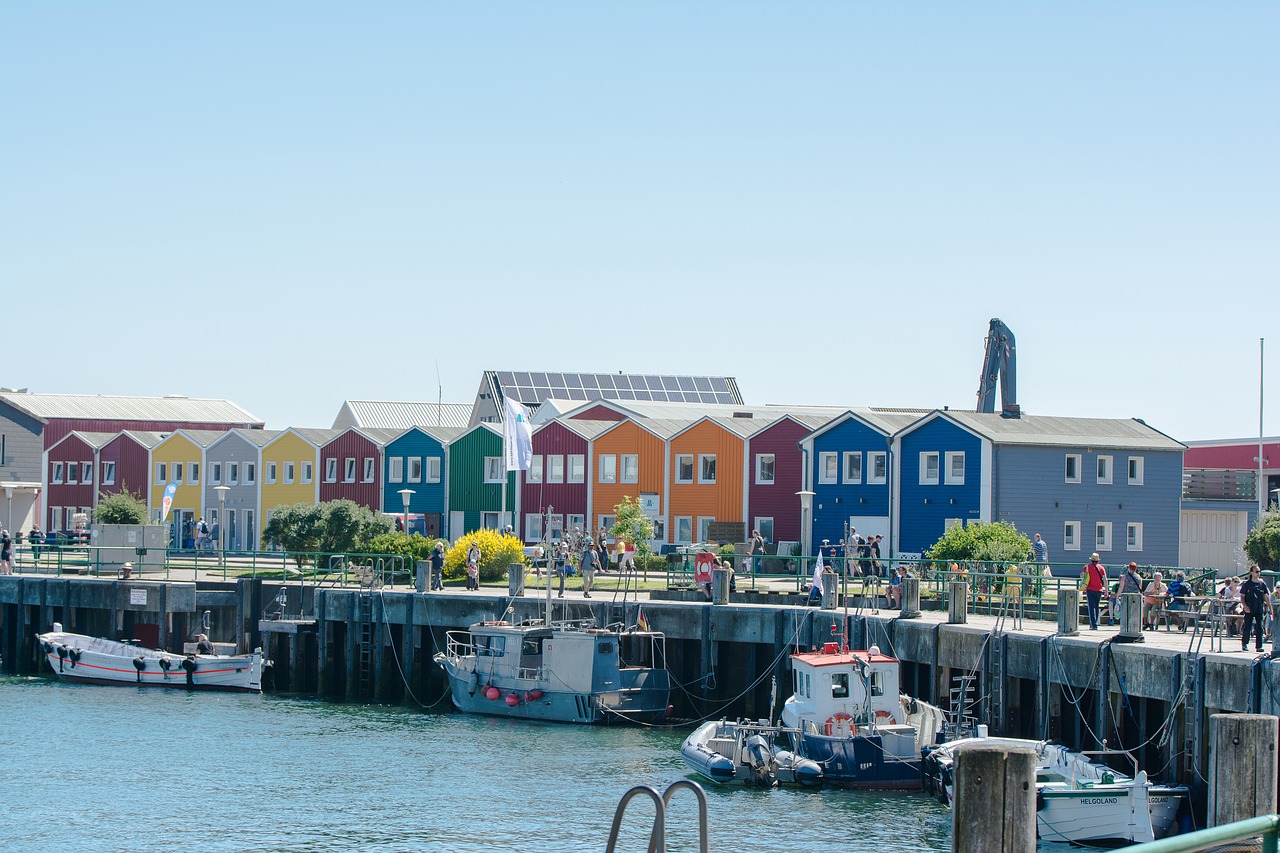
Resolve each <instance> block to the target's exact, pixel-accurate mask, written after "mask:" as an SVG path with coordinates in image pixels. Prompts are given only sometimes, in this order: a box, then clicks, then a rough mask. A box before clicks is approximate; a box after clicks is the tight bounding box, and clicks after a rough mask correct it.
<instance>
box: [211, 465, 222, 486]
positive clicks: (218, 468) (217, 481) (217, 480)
mask: <svg viewBox="0 0 1280 853" xmlns="http://www.w3.org/2000/svg"><path fill="white" fill-rule="evenodd" d="M209 485H211V486H221V485H222V463H221V462H210V463H209Z"/></svg>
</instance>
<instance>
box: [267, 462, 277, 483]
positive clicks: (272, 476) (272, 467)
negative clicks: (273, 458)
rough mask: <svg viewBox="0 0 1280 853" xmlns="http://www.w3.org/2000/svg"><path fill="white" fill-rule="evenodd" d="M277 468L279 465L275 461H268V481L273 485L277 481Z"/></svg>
mask: <svg viewBox="0 0 1280 853" xmlns="http://www.w3.org/2000/svg"><path fill="white" fill-rule="evenodd" d="M276 470H277V466H276V463H275V462H268V463H267V483H268V484H270V485H273V486H274V485H275V482H276Z"/></svg>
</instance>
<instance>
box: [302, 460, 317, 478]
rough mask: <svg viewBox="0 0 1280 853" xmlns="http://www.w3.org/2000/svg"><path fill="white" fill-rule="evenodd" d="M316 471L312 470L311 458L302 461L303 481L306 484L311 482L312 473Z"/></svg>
mask: <svg viewBox="0 0 1280 853" xmlns="http://www.w3.org/2000/svg"><path fill="white" fill-rule="evenodd" d="M313 473H315V472H313V471H312V470H311V460H310V459H305V460H303V462H302V482H303V483H304V484H306V483H310V482H311V475H312V474H313Z"/></svg>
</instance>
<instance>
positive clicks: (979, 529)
mask: <svg viewBox="0 0 1280 853" xmlns="http://www.w3.org/2000/svg"><path fill="white" fill-rule="evenodd" d="M1030 553H1031V540H1030V539H1028V538H1027V536H1026V534H1024V533H1019V532H1018V528H1016V527H1014V526H1013V525H1012V524H1010V523H1008V522H1007V521H997V522H994V523H990V524H988V523H986V522H982V521H975V522H973V523H972V524H968V525H961V524H957V525H955V526H954V527H951V528H950V529H948V530H947V531H946V532H945V533H943V534H942V538H940V539H939V540H938V541H937V542H934V543H933V545H932V546H931V547H930V548H929V550H928V551H925V552H924V556H925V559H927V560H937V561H959V560H982V561H990V562H996V563H1016V562H1020V561H1022V560H1025V559H1027V555H1028V554H1030Z"/></svg>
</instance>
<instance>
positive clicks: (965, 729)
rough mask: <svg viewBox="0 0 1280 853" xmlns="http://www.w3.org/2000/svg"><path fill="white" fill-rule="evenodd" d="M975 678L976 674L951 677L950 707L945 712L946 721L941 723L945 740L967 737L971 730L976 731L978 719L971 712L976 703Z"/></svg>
mask: <svg viewBox="0 0 1280 853" xmlns="http://www.w3.org/2000/svg"><path fill="white" fill-rule="evenodd" d="M976 680H977V676H973V675H957V676H953V677H952V679H951V691H950V699H951V709H950V711H948V712H947V717H946V721H945V722H944V723H943V732H944V737H945V739H946V740H955V739H956V738H961V737H969V736H970V735H971V734H972V733H973V732H975V731H977V728H978V719H977V717H975V716H974V715H973V714H972V713H971V711H972V710H973V706H974V705H975V704H977V701H976V700H975V699H974V695H973V694H974V681H976Z"/></svg>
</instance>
